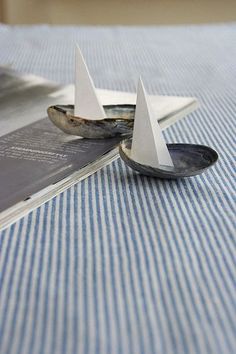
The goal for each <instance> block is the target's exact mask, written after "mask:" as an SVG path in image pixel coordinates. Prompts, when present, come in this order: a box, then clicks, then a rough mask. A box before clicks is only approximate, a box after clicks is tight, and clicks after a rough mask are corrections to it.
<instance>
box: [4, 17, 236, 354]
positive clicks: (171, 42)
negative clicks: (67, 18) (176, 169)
mask: <svg viewBox="0 0 236 354" xmlns="http://www.w3.org/2000/svg"><path fill="white" fill-rule="evenodd" d="M76 42H77V43H79V45H80V46H81V49H82V51H83V53H84V56H85V58H86V60H87V62H88V66H89V68H90V70H91V74H92V76H93V77H94V81H95V84H96V86H98V87H102V88H110V89H118V90H125V91H135V88H136V84H137V80H138V77H139V75H142V78H143V81H144V83H145V86H146V88H147V91H148V92H149V93H153V94H158V93H159V94H166V95H182V96H196V97H197V98H198V99H199V101H200V103H201V108H200V109H199V110H197V111H196V112H194V113H192V114H190V115H189V116H188V117H187V118H186V119H184V120H183V121H181V122H178V123H177V124H175V125H174V126H173V127H171V128H169V129H168V130H167V131H165V137H166V140H167V141H168V142H189V143H201V144H206V145H210V146H211V147H213V148H215V149H216V150H217V151H218V153H219V156H220V157H219V161H218V163H217V164H216V165H215V166H214V167H213V168H211V169H210V170H209V171H207V172H206V173H205V174H203V175H201V176H198V177H194V178H190V179H184V180H179V181H161V180H157V179H152V178H147V177H143V176H139V175H137V174H135V173H133V172H132V171H131V170H130V169H128V168H126V166H125V165H124V163H123V162H122V161H121V160H120V159H119V160H117V161H115V162H114V163H112V164H110V165H109V166H107V167H105V168H103V169H102V170H101V171H99V172H97V173H96V174H94V175H93V176H91V177H89V178H87V179H86V180H84V181H83V182H81V183H78V184H76V185H75V186H74V187H72V188H70V189H68V190H67V191H65V192H64V193H62V194H60V195H59V196H58V197H55V198H54V199H52V200H50V201H49V202H47V203H46V204H44V205H42V206H41V207H40V208H38V209H37V210H35V211H33V212H31V213H30V214H29V215H28V216H26V217H24V218H22V219H21V220H19V221H18V222H16V223H15V224H14V225H12V226H11V227H10V228H8V229H6V230H4V231H2V232H0V250H1V255H0V291H1V301H0V352H1V353H4V354H5V353H14V354H15V353H24V354H25V353H29V354H34V353H56V354H60V353H63V354H64V353H102V354H105V353H107V354H111V353H112V354H113V353H114V354H115V353H119V354H120V353H122V354H123V353H124V354H132V353H134V354H139V353H140V354H141V353H142V354H149V353H153V354H158V353H170V354H172V353H181V354H183V353H201V354H202V353H207V354H208V353H214V354H216V353H220V354H222V353H233V352H235V348H236V343H235V333H236V328H235V325H236V323H235V319H236V312H235V307H236V306H235V305H236V303H235V279H236V278H235V270H236V267H235V241H236V240H235V234H236V233H235V224H234V221H235V203H234V202H235V184H234V181H235V174H234V171H235V165H234V159H233V157H234V151H235V123H234V119H235V108H236V65H235V57H236V25H235V24H220V25H209V26H208V25H203V26H178V27H146V28H145V27H143V28H141V27H139V28H135V27H134V28H126V27H113V28H112V27H96V28H95V27H50V26H46V25H42V26H33V27H24V26H15V27H9V26H7V25H0V64H1V65H9V66H11V67H13V68H15V69H17V70H19V71H21V72H28V73H33V74H36V75H41V76H44V77H46V78H48V79H51V80H54V81H57V82H61V83H71V82H73V73H74V45H75V43H76Z"/></svg>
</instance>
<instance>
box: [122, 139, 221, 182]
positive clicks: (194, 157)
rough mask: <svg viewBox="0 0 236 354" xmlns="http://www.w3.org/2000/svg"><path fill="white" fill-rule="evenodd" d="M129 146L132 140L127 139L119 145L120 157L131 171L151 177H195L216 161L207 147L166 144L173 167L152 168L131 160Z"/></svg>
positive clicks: (213, 153) (214, 155)
mask: <svg viewBox="0 0 236 354" xmlns="http://www.w3.org/2000/svg"><path fill="white" fill-rule="evenodd" d="M131 144H132V139H127V140H124V141H122V142H121V143H120V146H119V153H120V157H121V158H122V160H123V161H124V162H125V163H126V164H127V165H128V166H129V167H130V168H132V169H133V170H135V171H137V172H139V173H141V174H143V175H147V176H152V177H158V178H167V179H176V178H182V177H191V176H196V175H199V174H201V173H202V172H204V171H205V170H206V169H208V168H209V167H210V166H212V165H214V163H215V162H216V161H217V159H218V154H217V152H216V151H215V150H213V149H212V148H210V147H208V146H204V145H193V144H167V147H168V150H169V152H170V155H171V157H172V161H173V163H174V167H168V166H160V168H154V167H151V166H146V165H142V164H140V163H138V162H136V161H134V160H132V159H131V157H130V155H131Z"/></svg>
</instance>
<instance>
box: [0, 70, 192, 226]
mask: <svg viewBox="0 0 236 354" xmlns="http://www.w3.org/2000/svg"><path fill="white" fill-rule="evenodd" d="M98 94H99V96H100V100H101V102H102V104H104V105H105V104H118V103H123V104H125V103H128V104H129V103H130V104H134V103H135V101H136V95H135V94H132V93H125V92H115V91H108V90H98ZM150 97H151V99H150V100H151V104H152V106H153V109H154V112H155V113H156V114H157V117H158V118H159V123H160V126H161V128H162V129H164V128H166V127H168V126H169V125H171V124H173V123H174V122H176V121H177V120H179V119H181V118H183V117H184V116H186V115H187V114H188V113H190V112H191V111H193V110H194V109H195V108H196V107H197V101H196V99H194V98H187V97H169V96H150ZM73 99H74V92H73V86H72V85H70V86H65V87H61V86H59V85H56V84H53V83H51V82H48V81H47V80H45V79H42V78H39V77H36V76H32V75H21V74H18V73H16V72H14V71H12V70H9V69H4V68H0V228H4V227H6V226H8V225H10V224H11V223H12V222H14V221H15V220H16V219H18V218H20V217H22V216H23V215H25V214H26V213H27V212H29V211H31V210H32V209H34V208H36V207H38V206H39V205H40V204H42V203H44V202H45V201H47V200H49V199H50V198H52V197H53V196H55V195H57V194H59V193H60V192H62V191H63V190H65V189H66V188H68V187H70V186H72V185H73V184H75V183H77V182H78V181H81V180H82V179H84V178H86V177H87V176H89V175H91V174H92V173H94V172H96V171H97V170H99V169H100V168H102V167H104V166H105V165H107V164H108V163H110V162H111V161H113V160H114V159H116V158H117V157H118V149H117V146H118V144H119V142H120V141H121V139H122V138H121V137H118V138H111V139H104V140H87V139H81V138H79V137H76V136H72V135H67V134H65V133H63V132H62V131H60V130H59V129H58V128H56V127H55V126H54V125H53V124H52V123H51V122H50V120H49V119H48V118H47V114H46V110H47V107H48V106H51V105H53V104H67V103H70V104H71V103H72V102H73Z"/></svg>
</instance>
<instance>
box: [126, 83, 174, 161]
mask: <svg viewBox="0 0 236 354" xmlns="http://www.w3.org/2000/svg"><path fill="white" fill-rule="evenodd" d="M157 119H158V117H155V116H154V114H153V112H152V109H151V107H150V104H149V102H148V97H147V95H146V92H145V89H144V86H143V83H142V80H141V79H140V80H139V83H138V91H137V102H136V111H135V120H134V131H133V141H132V147H131V158H132V159H133V160H135V161H136V162H138V163H140V164H143V165H147V166H151V167H156V168H158V167H160V165H164V166H169V167H173V166H174V165H173V162H172V159H171V156H170V153H169V151H168V148H167V145H166V143H165V140H164V137H163V135H162V132H161V128H160V126H159V123H158V121H157Z"/></svg>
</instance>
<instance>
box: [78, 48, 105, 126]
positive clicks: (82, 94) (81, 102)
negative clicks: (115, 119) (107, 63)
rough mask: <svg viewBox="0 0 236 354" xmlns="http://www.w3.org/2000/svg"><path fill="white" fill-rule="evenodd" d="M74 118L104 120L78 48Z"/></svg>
mask: <svg viewBox="0 0 236 354" xmlns="http://www.w3.org/2000/svg"><path fill="white" fill-rule="evenodd" d="M74 114H75V116H76V117H81V118H86V119H92V120H100V119H104V118H106V114H105V111H104V109H103V106H102V104H101V102H100V99H99V97H98V95H97V92H96V88H95V86H94V83H93V80H92V78H91V75H90V73H89V70H88V68H87V65H86V63H85V60H84V58H83V55H82V53H81V50H80V48H79V47H78V46H77V47H76V57H75V110H74Z"/></svg>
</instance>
